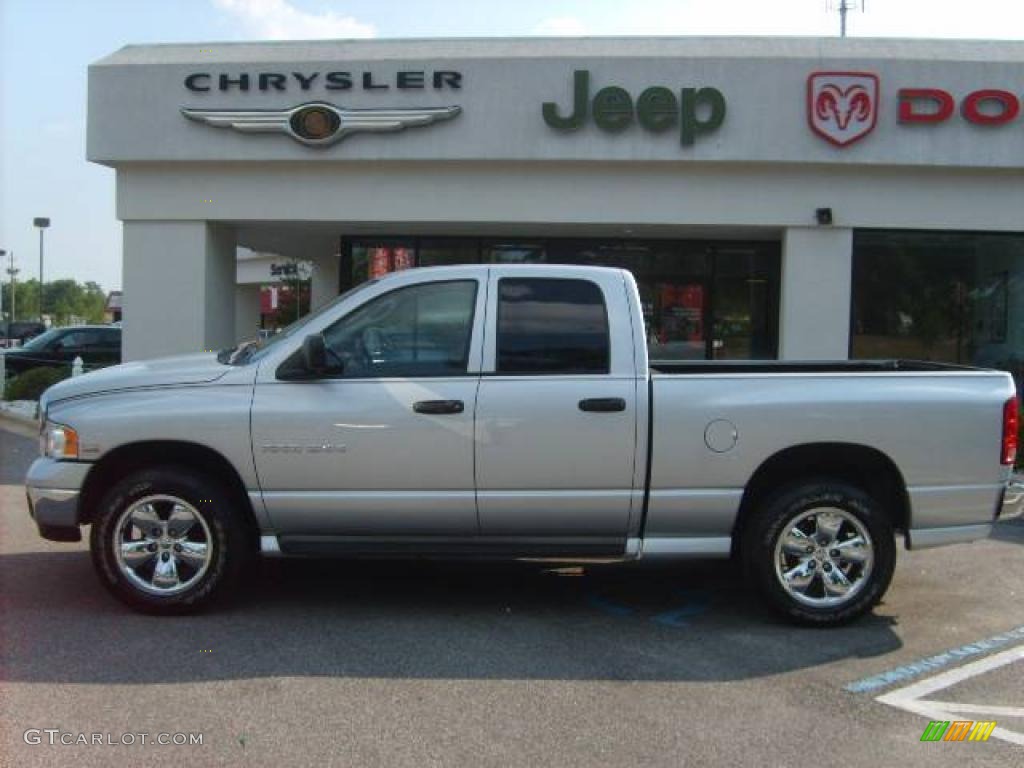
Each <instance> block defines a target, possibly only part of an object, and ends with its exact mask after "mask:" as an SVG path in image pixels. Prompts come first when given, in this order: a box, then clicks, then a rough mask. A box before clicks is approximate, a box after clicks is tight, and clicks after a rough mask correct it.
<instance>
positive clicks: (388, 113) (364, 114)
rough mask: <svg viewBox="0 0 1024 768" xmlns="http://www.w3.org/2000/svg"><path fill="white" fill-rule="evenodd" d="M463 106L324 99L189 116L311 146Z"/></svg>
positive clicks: (426, 121)
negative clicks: (351, 105)
mask: <svg viewBox="0 0 1024 768" xmlns="http://www.w3.org/2000/svg"><path fill="white" fill-rule="evenodd" d="M460 112H462V107H424V108H422V109H344V108H342V107H336V106H334V105H333V104H327V103H326V102H322V101H315V102H310V103H308V104H299V105H298V106H297V107H292V108H291V109H189V108H187V107H182V108H181V114H183V115H184V116H185V117H187V118H188V119H189V120H196V121H198V122H200V123H206V124H207V125H213V126H216V127H217V128H233V129H235V130H236V131H240V132H241V133H284V134H286V135H288V136H291V137H292V138H293V139H295V140H296V141H298V142H300V143H302V144H305V145H306V146H307V147H329V146H330V145H332V144H335V143H337V142H339V141H341V140H342V139H344V138H345V137H346V136H350V135H352V134H353V133H390V132H393V131H402V130H405V129H406V128H415V127H417V126H421V125H430V124H431V123H436V122H438V121H440V120H451V119H452V118H453V117H455V116H456V115H458V114H459V113H460Z"/></svg>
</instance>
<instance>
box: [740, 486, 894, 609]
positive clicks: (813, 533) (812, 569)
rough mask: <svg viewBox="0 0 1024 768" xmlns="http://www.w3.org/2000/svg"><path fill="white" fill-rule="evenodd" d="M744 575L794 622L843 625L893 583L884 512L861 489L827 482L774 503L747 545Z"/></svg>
mask: <svg viewBox="0 0 1024 768" xmlns="http://www.w3.org/2000/svg"><path fill="white" fill-rule="evenodd" d="M743 557H744V559H745V561H746V566H747V571H748V573H750V575H751V576H752V577H753V578H754V580H755V581H756V584H757V586H758V587H759V588H760V589H761V591H762V592H763V593H764V595H765V596H766V597H767V598H768V599H769V600H770V601H771V603H772V605H773V606H774V607H775V608H776V609H777V610H779V611H780V612H781V613H782V614H783V615H785V616H786V617H787V618H789V619H790V620H792V621H795V622H797V623H801V624H807V625H814V626H834V625H838V624H844V623H846V622H848V621H851V620H853V619H855V618H857V617H858V616H861V615H863V614H864V613H866V612H867V611H869V610H871V609H872V608H873V607H874V606H875V605H877V604H878V602H879V601H880V600H881V599H882V596H883V595H884V594H885V592H886V590H887V589H888V588H889V583H890V582H891V581H892V574H893V569H894V567H895V563H896V544H895V540H894V537H893V529H892V524H891V522H890V520H889V518H888V517H887V515H886V514H885V510H884V509H882V508H881V506H880V505H879V504H878V502H876V501H875V500H874V499H873V498H872V497H871V496H869V495H868V494H867V493H865V492H864V491H862V490H860V489H859V488H857V487H855V486H852V485H849V484H847V483H843V482H840V481H832V480H818V481H811V482H804V483H799V484H796V485H794V486H791V487H789V488H787V489H785V490H783V491H781V492H780V493H779V494H777V495H775V496H774V497H773V498H772V499H771V500H769V501H768V503H767V504H766V505H765V506H764V508H763V509H761V510H760V511H759V512H758V513H757V514H756V516H755V517H754V519H752V520H751V522H750V524H749V525H748V529H747V531H746V536H745V537H744V545H743Z"/></svg>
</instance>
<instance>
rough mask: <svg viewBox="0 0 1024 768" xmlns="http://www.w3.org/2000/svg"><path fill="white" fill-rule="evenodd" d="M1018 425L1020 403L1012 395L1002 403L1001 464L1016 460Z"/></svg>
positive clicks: (1009, 463) (1010, 463)
mask: <svg viewBox="0 0 1024 768" xmlns="http://www.w3.org/2000/svg"><path fill="white" fill-rule="evenodd" d="M1019 426H1020V405H1019V404H1018V403H1017V397H1016V395H1014V396H1013V397H1011V398H1010V399H1009V400H1007V401H1006V402H1005V403H1004V404H1003V452H1002V459H1001V460H1002V462H1003V464H1007V465H1012V464H1013V463H1014V462H1015V461H1016V460H1017V428H1018V427H1019Z"/></svg>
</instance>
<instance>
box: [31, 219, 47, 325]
mask: <svg viewBox="0 0 1024 768" xmlns="http://www.w3.org/2000/svg"><path fill="white" fill-rule="evenodd" d="M32 226H34V227H39V322H40V323H41V322H43V231H44V230H45V229H46V228H47V227H48V226H50V219H49V218H47V217H46V216H37V217H36V218H34V219H32Z"/></svg>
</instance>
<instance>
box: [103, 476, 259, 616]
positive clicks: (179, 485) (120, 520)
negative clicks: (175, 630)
mask: <svg viewBox="0 0 1024 768" xmlns="http://www.w3.org/2000/svg"><path fill="white" fill-rule="evenodd" d="M246 533H247V532H246V529H245V527H244V525H243V524H242V522H241V520H240V518H239V515H238V512H237V511H236V510H234V509H233V508H232V504H231V498H230V495H229V494H228V493H227V492H226V491H225V490H224V489H223V488H222V487H221V486H220V484H219V483H216V482H214V481H212V480H210V479H207V478H205V477H202V476H197V475H196V474H194V473H193V472H191V471H189V470H186V469H184V468H178V467H158V468H154V469H147V470H142V471H140V472H136V473H134V474H132V475H130V476H128V477H126V478H125V479H124V480H122V481H121V482H119V483H118V484H117V485H115V486H114V487H113V488H111V489H110V491H109V492H108V493H107V494H106V495H105V496H104V497H103V500H102V501H101V502H100V506H99V509H98V511H97V515H96V519H95V520H94V521H93V525H92V531H91V534H90V548H91V550H92V559H93V564H94V566H95V568H96V572H97V573H98V574H99V577H100V580H101V581H102V582H103V585H104V586H105V587H107V589H108V590H110V592H111V593H113V594H114V596H115V597H117V598H118V599H120V600H121V601H123V602H125V603H127V604H128V605H129V606H131V607H132V608H134V609H136V610H140V611H143V612H146V613H157V614H179V613H187V612H190V611H194V610H197V609H199V608H201V607H203V606H205V605H206V604H207V603H209V602H211V601H212V600H213V599H214V598H215V597H217V596H219V595H222V594H224V593H226V592H228V591H229V590H230V589H231V588H232V587H233V586H234V585H235V584H236V583H237V581H238V580H239V577H240V575H241V572H242V570H243V568H244V566H245V565H246V562H247V560H248V555H249V554H250V549H251V547H250V546H249V545H248V538H249V537H248V536H247V535H246Z"/></svg>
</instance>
